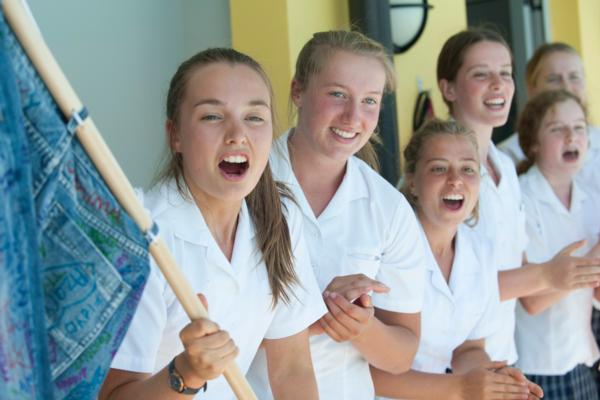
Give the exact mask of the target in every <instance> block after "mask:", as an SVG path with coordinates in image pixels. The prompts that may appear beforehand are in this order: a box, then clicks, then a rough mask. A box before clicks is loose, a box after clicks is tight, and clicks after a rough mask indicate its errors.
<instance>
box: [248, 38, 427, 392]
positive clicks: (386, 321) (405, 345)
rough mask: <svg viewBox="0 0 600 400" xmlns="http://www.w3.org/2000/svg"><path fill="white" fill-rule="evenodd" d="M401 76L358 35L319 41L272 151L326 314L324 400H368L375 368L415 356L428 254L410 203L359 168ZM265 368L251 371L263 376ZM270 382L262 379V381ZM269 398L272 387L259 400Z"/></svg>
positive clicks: (298, 77) (321, 334)
mask: <svg viewBox="0 0 600 400" xmlns="http://www.w3.org/2000/svg"><path fill="white" fill-rule="evenodd" d="M393 85H394V74H393V68H392V66H391V64H390V61H389V56H388V55H387V54H386V52H385V51H384V49H383V48H382V46H381V45H379V44H378V43H376V42H373V41H372V40H370V39H368V38H367V37H365V36H364V35H362V34H360V33H358V32H346V31H337V32H319V33H316V34H314V35H313V37H312V38H311V39H310V40H309V41H308V42H307V43H306V44H305V45H304V47H303V48H302V50H301V51H300V55H299V56H298V60H297V62H296V72H295V75H294V78H293V81H292V85H291V86H292V88H291V100H292V102H293V103H294V105H295V106H296V108H297V110H298V118H297V125H296V126H295V127H294V128H292V129H290V130H289V131H288V132H286V133H285V134H283V135H282V136H281V137H280V138H279V139H278V140H277V141H276V145H275V148H274V150H273V152H272V156H271V161H272V164H271V165H272V166H273V171H274V175H275V176H276V177H277V179H280V180H282V181H283V182H286V183H287V184H288V185H289V186H290V188H291V190H292V192H293V193H294V196H295V198H296V199H297V201H298V203H299V205H300V208H301V209H302V214H303V217H304V229H305V231H304V232H305V237H306V239H307V242H308V247H309V251H310V254H311V262H312V267H313V270H314V271H315V275H316V277H317V281H318V283H319V287H320V288H321V290H322V292H323V298H324V299H325V303H326V304H327V308H328V310H329V312H328V313H327V314H326V315H325V316H323V317H322V318H321V319H320V320H319V321H318V322H317V323H316V324H314V325H313V326H312V329H311V334H312V336H311V354H312V359H313V363H314V368H315V375H316V377H317V384H318V387H319V395H320V397H321V398H322V399H340V400H342V399H346V400H349V399H357V400H359V399H360V400H364V399H372V398H373V396H374V388H373V382H372V379H371V375H370V372H369V364H372V365H374V366H376V367H377V368H380V369H382V370H384V371H389V372H392V373H401V372H404V371H406V370H407V369H408V368H410V365H411V364H412V361H413V357H414V355H415V352H416V350H417V344H418V338H419V328H420V316H419V312H420V311H421V306H422V298H423V277H424V260H425V252H424V251H425V250H424V249H425V248H424V240H423V237H422V233H421V232H420V230H419V228H418V225H417V221H416V219H415V216H414V213H413V212H412V210H411V208H410V206H409V205H408V203H407V202H406V200H405V199H404V197H403V196H402V195H401V194H400V193H399V192H398V191H397V190H396V189H395V188H394V187H393V186H391V185H390V184H389V183H387V182H386V181H385V180H384V179H383V178H381V176H379V174H377V172H375V171H374V170H373V169H372V168H371V167H369V165H367V163H365V162H364V161H363V160H361V158H363V159H370V160H371V161H372V160H373V154H374V153H373V148H372V147H371V145H370V143H369V140H370V139H371V137H372V136H373V134H374V131H375V130H376V127H377V121H378V118H379V110H380V107H381V101H382V97H383V94H384V92H386V91H389V90H391V89H392V88H393ZM262 364H263V361H262V360H261V359H260V357H259V358H257V359H256V360H255V363H254V365H253V368H254V367H256V368H257V369H260V368H261V367H262ZM263 376H264V374H263ZM259 397H260V398H261V399H263V398H268V397H269V393H268V387H267V388H266V389H265V392H259Z"/></svg>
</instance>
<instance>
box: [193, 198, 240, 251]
mask: <svg viewBox="0 0 600 400" xmlns="http://www.w3.org/2000/svg"><path fill="white" fill-rule="evenodd" d="M188 187H189V186H188ZM190 192H191V194H192V198H193V199H194V202H195V203H196V206H197V207H198V209H199V210H200V212H201V213H202V217H203V218H204V221H205V222H206V225H207V226H208V229H209V231H210V233H211V235H212V237H213V238H214V239H215V241H216V242H217V244H218V245H219V248H220V249H221V251H222V252H223V254H224V255H225V257H226V258H227V260H229V261H231V255H232V254H233V245H234V241H235V233H236V230H237V223H238V216H239V214H240V210H241V207H242V201H241V200H235V201H226V200H223V199H217V198H214V197H211V196H210V195H207V194H206V193H204V192H200V191H198V190H192V189H191V188H190Z"/></svg>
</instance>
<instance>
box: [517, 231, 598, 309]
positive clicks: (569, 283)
mask: <svg viewBox="0 0 600 400" xmlns="http://www.w3.org/2000/svg"><path fill="white" fill-rule="evenodd" d="M584 244H585V241H584V240H581V241H578V242H574V243H572V244H570V245H568V246H567V247H565V248H564V249H562V250H561V251H560V252H559V253H558V254H557V255H556V256H554V258H552V259H551V260H550V261H548V262H546V263H544V264H541V265H543V266H544V278H545V279H544V280H545V281H546V282H547V285H548V286H549V287H550V289H546V290H544V291H541V292H538V293H535V294H532V295H528V296H524V297H523V298H521V304H522V305H523V308H525V310H526V311H527V312H528V313H529V314H537V313H540V312H542V311H544V310H546V309H547V308H548V307H550V306H552V305H553V304H555V303H556V302H558V301H559V300H560V299H562V298H563V297H564V296H566V295H567V294H569V292H570V291H571V290H574V289H580V288H587V287H591V288H595V287H598V284H599V283H600V258H590V257H574V256H572V255H571V253H573V252H574V251H575V250H577V249H578V248H580V247H581V246H583V245H584Z"/></svg>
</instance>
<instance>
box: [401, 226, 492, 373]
mask: <svg viewBox="0 0 600 400" xmlns="http://www.w3.org/2000/svg"><path fill="white" fill-rule="evenodd" d="M427 260H428V262H427V274H426V278H425V283H426V286H425V300H424V302H423V310H422V311H421V341H420V343H419V350H418V351H417V355H416V357H415V361H414V362H413V365H412V369H413V370H416V371H421V372H428V373H437V374H443V373H445V371H446V368H450V367H451V361H452V352H453V351H454V350H455V349H456V348H457V347H459V346H460V345H461V344H463V343H464V342H465V341H466V340H478V339H483V338H486V337H488V336H489V335H491V334H492V333H493V332H495V331H496V330H497V329H498V323H499V319H498V318H497V313H498V307H499V306H500V296H499V293H498V273H497V270H496V267H495V265H494V254H493V250H492V246H491V243H490V242H488V241H487V240H486V239H484V238H481V237H478V236H477V235H476V234H475V232H474V231H473V230H472V229H469V228H467V226H466V225H462V226H460V227H459V228H458V232H457V234H456V239H455V253H454V261H453V262H452V271H451V272H450V279H449V282H448V283H447V282H446V280H445V279H444V276H443V275H442V271H441V270H440V268H439V266H438V264H437V261H436V260H435V257H434V256H433V254H432V253H431V250H430V249H429V251H428V255H427Z"/></svg>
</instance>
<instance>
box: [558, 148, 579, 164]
mask: <svg viewBox="0 0 600 400" xmlns="http://www.w3.org/2000/svg"><path fill="white" fill-rule="evenodd" d="M562 157H563V160H565V161H566V162H574V161H577V160H578V159H579V151H578V150H567V151H565V152H564V153H563V154H562Z"/></svg>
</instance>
